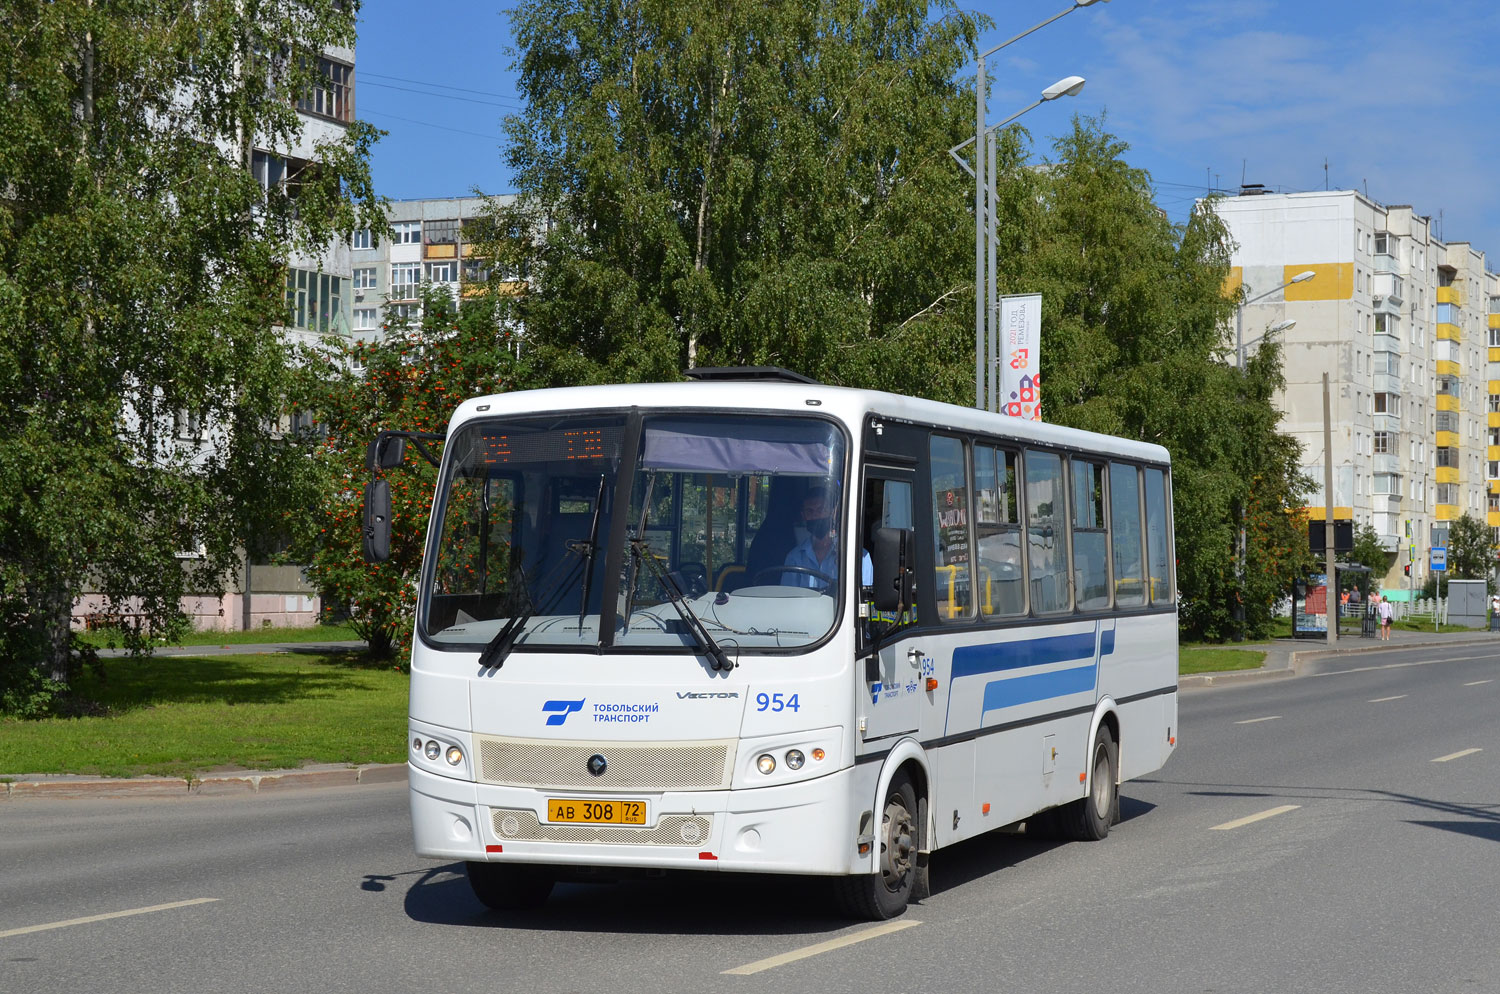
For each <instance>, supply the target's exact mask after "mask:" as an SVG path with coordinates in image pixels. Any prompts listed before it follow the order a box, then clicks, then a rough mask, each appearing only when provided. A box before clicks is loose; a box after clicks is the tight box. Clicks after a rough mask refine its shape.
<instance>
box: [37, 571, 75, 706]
mask: <svg viewBox="0 0 1500 994" xmlns="http://www.w3.org/2000/svg"><path fill="white" fill-rule="evenodd" d="M45 597H46V600H45V603H44V604H43V605H42V616H43V617H44V618H46V619H47V621H46V625H47V628H46V631H45V633H44V636H45V640H46V641H45V645H46V651H47V656H46V666H47V669H48V673H49V675H50V676H51V677H52V679H54V680H56V681H57V682H59V683H65V684H66V683H72V681H73V596H72V594H71V593H69V592H68V590H67V589H66V588H65V587H64V586H63V585H62V584H54V585H52V586H51V587H49V588H48V590H47V593H46V595H45Z"/></svg>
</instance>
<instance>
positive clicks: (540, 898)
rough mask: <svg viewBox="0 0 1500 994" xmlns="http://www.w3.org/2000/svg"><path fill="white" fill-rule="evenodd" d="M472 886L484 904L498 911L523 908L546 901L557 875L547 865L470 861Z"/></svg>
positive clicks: (534, 906)
mask: <svg viewBox="0 0 1500 994" xmlns="http://www.w3.org/2000/svg"><path fill="white" fill-rule="evenodd" d="M465 869H467V871H468V874H469V887H470V888H471V889H473V891H474V896H475V897H477V898H479V901H480V903H481V904H483V905H484V906H485V907H487V908H491V909H493V910H495V911H524V910H526V909H528V908H538V907H541V906H542V905H543V904H544V903H546V900H547V897H548V895H550V894H551V893H552V885H553V884H554V883H555V882H556V877H555V876H553V874H552V873H551V872H550V871H549V870H548V868H547V867H545V866H524V865H516V864H511V863H472V862H471V863H467V864H465Z"/></svg>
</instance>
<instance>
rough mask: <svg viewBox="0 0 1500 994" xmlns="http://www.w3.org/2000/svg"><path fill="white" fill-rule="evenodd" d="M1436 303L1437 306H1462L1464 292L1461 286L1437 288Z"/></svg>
mask: <svg viewBox="0 0 1500 994" xmlns="http://www.w3.org/2000/svg"><path fill="white" fill-rule="evenodd" d="M1437 302H1438V303H1439V304H1455V305H1457V306H1459V307H1462V306H1464V290H1463V287H1461V286H1440V287H1438V288H1437Z"/></svg>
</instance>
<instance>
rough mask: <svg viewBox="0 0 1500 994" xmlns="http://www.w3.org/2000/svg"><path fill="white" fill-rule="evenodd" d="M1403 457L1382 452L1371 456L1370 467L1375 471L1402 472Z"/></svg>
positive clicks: (1398, 473)
mask: <svg viewBox="0 0 1500 994" xmlns="http://www.w3.org/2000/svg"><path fill="white" fill-rule="evenodd" d="M1401 468H1402V467H1401V457H1400V456H1398V455H1394V454H1387V453H1380V454H1378V455H1374V456H1371V457H1370V469H1371V471H1372V472H1375V473H1394V474H1397V475H1400V473H1401Z"/></svg>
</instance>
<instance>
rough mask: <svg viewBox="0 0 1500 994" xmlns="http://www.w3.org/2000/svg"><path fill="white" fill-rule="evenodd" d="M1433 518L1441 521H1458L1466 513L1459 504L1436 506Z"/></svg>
mask: <svg viewBox="0 0 1500 994" xmlns="http://www.w3.org/2000/svg"><path fill="white" fill-rule="evenodd" d="M1432 516H1433V517H1434V518H1436V519H1437V520H1439V521H1457V520H1458V519H1459V518H1461V517H1463V516H1464V512H1463V510H1462V509H1461V508H1460V507H1459V506H1458V505H1457V504H1434V505H1433V514H1432Z"/></svg>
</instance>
